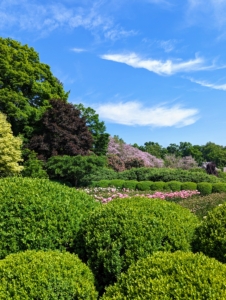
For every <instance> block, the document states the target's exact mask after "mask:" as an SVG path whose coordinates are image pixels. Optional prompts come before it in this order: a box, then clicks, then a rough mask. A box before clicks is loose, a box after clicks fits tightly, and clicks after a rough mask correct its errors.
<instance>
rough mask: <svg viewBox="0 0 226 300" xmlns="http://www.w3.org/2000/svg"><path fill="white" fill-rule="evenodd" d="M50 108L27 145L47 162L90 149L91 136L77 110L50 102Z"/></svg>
mask: <svg viewBox="0 0 226 300" xmlns="http://www.w3.org/2000/svg"><path fill="white" fill-rule="evenodd" d="M50 105H51V107H50V108H48V109H47V110H46V112H45V113H44V114H43V116H42V118H41V119H40V121H39V126H38V130H37V132H36V133H35V134H34V135H33V136H32V138H31V139H30V142H29V144H28V145H27V146H28V148H29V149H30V150H34V151H35V152H36V153H38V158H39V159H42V160H44V161H45V160H47V159H48V158H50V157H52V156H56V155H71V156H73V155H79V154H80V155H86V154H88V153H89V151H90V150H92V143H93V139H92V135H91V133H90V131H89V129H88V127H87V126H86V120H85V118H84V117H80V111H79V110H78V109H76V108H75V107H74V105H72V104H70V103H65V102H64V101H60V100H55V99H52V100H50Z"/></svg>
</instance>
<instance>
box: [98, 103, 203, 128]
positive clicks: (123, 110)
mask: <svg viewBox="0 0 226 300" xmlns="http://www.w3.org/2000/svg"><path fill="white" fill-rule="evenodd" d="M96 111H97V112H98V114H99V115H100V117H101V118H102V119H105V120H106V121H108V122H110V123H116V124H122V125H128V126H134V125H139V126H152V127H172V126H176V127H184V126H188V125H191V124H193V123H195V122H196V121H197V119H198V117H197V115H198V110H197V109H194V108H183V107H181V106H180V105H174V106H172V107H167V106H164V105H158V106H154V107H144V106H143V105H142V104H141V103H139V102H136V101H129V102H124V103H123V102H119V103H117V104H116V103H107V104H103V105H99V106H96Z"/></svg>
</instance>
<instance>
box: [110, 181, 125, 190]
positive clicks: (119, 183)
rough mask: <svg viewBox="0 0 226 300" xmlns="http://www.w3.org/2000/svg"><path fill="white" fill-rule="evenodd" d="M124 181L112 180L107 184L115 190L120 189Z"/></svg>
mask: <svg viewBox="0 0 226 300" xmlns="http://www.w3.org/2000/svg"><path fill="white" fill-rule="evenodd" d="M124 182H125V181H124V180H121V179H112V180H111V181H110V182H109V186H114V187H116V188H120V189H121V188H122V187H123V184H124Z"/></svg>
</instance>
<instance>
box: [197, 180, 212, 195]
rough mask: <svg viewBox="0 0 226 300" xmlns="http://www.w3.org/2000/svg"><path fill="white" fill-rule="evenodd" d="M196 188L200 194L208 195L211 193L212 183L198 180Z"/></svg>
mask: <svg viewBox="0 0 226 300" xmlns="http://www.w3.org/2000/svg"><path fill="white" fill-rule="evenodd" d="M197 190H198V191H199V192H200V193H201V195H210V194H211V193H212V184H211V183H208V182H199V183H198V184H197Z"/></svg>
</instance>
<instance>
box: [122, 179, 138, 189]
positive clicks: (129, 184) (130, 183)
mask: <svg viewBox="0 0 226 300" xmlns="http://www.w3.org/2000/svg"><path fill="white" fill-rule="evenodd" d="M136 186H137V181H136V180H125V181H124V183H123V188H125V189H129V190H135V189H136Z"/></svg>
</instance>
